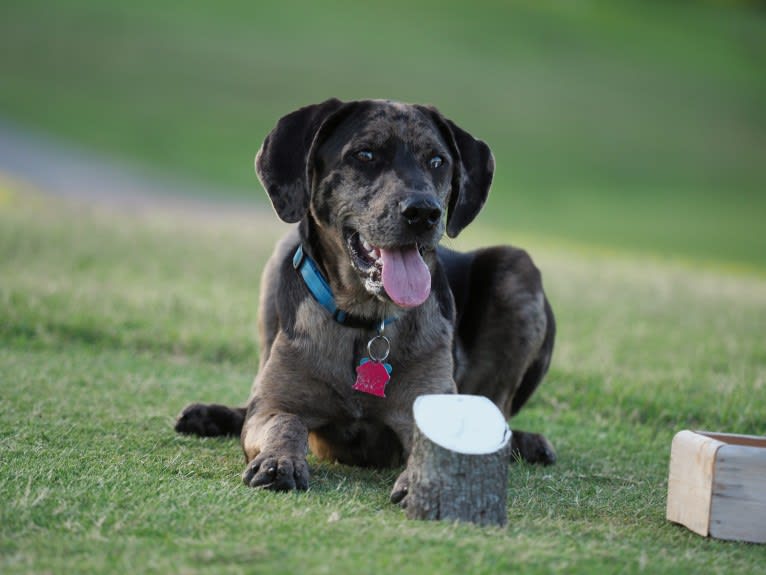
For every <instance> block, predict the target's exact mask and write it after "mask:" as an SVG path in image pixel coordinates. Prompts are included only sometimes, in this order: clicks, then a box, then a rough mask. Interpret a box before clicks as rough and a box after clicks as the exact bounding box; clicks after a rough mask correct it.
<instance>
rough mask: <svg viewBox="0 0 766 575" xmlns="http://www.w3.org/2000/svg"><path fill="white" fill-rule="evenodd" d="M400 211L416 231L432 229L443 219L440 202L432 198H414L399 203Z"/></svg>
mask: <svg viewBox="0 0 766 575" xmlns="http://www.w3.org/2000/svg"><path fill="white" fill-rule="evenodd" d="M399 210H400V212H401V214H402V217H403V218H404V219H405V221H406V222H407V223H408V224H409V225H410V226H411V227H412V228H413V229H415V230H417V231H419V232H424V231H427V230H430V229H432V228H433V227H434V226H435V225H436V224H438V223H439V220H440V219H441V217H442V209H441V206H440V205H439V204H438V202H437V201H436V200H435V199H434V198H432V197H430V196H413V197H410V198H407V199H406V200H402V201H401V202H399Z"/></svg>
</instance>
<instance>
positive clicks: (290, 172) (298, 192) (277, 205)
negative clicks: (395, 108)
mask: <svg viewBox="0 0 766 575" xmlns="http://www.w3.org/2000/svg"><path fill="white" fill-rule="evenodd" d="M343 105H344V104H343V102H341V101H340V100H337V99H334V98H333V99H330V100H326V101H324V102H322V103H321V104H314V105H313V106H306V107H305V108H301V109H300V110H296V111H295V112H292V113H291V114H288V115H287V116H285V117H284V118H282V119H281V120H279V122H277V125H276V126H275V128H274V129H273V130H272V131H271V133H269V135H268V136H266V139H265V140H264V141H263V144H262V145H261V149H260V150H258V154H256V156H255V171H256V173H257V174H258V179H259V180H260V181H261V184H263V187H264V188H265V189H266V192H267V193H268V194H269V198H270V199H271V203H272V205H273V206H274V210H275V211H276V212H277V215H278V216H279V217H280V218H281V219H282V220H284V221H285V222H288V223H295V222H298V221H300V220H301V219H302V218H303V216H304V215H305V214H306V211H307V210H308V207H309V196H310V194H311V166H310V155H311V152H312V149H313V147H314V142H315V139H316V137H317V135H318V133H319V132H320V129H321V128H322V125H323V124H324V123H325V122H326V121H327V119H328V118H329V117H330V116H332V115H333V114H334V113H335V112H336V111H338V110H339V109H340V108H341V107H342V106H343Z"/></svg>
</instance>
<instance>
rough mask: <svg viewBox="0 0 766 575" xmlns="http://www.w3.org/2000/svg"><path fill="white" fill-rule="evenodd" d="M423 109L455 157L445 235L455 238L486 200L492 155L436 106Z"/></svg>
mask: <svg viewBox="0 0 766 575" xmlns="http://www.w3.org/2000/svg"><path fill="white" fill-rule="evenodd" d="M424 109H425V110H426V111H427V112H428V113H429V114H430V115H431V117H432V118H433V119H434V121H435V122H436V124H437V126H438V127H439V129H440V130H441V132H442V135H443V137H444V138H445V139H446V141H447V145H449V146H450V148H451V151H452V156H453V158H454V160H455V167H454V170H453V173H452V192H451V193H450V197H449V205H448V208H447V235H448V236H449V237H451V238H454V237H457V235H458V234H459V233H460V232H461V231H462V230H463V228H464V227H466V226H467V225H468V224H470V223H471V222H472V221H473V220H474V218H475V217H476V216H477V214H478V213H479V212H480V211H481V208H482V207H483V206H484V202H486V201H487V195H488V194H489V188H490V186H491V185H492V176H493V175H494V173H495V158H494V157H493V156H492V151H491V150H490V149H489V146H487V144H485V143H484V142H482V141H481V140H477V139H476V138H474V137H473V136H472V135H471V134H469V133H468V132H466V131H465V130H463V129H461V128H459V127H458V126H456V125H455V123H454V122H452V121H450V120H448V119H447V118H445V117H444V116H442V115H441V113H440V112H439V111H438V110H436V109H435V108H432V107H426V108H424Z"/></svg>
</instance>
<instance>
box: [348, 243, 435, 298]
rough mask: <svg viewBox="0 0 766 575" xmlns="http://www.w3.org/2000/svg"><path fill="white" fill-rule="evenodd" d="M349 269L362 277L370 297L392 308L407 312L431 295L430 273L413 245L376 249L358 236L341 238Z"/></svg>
mask: <svg viewBox="0 0 766 575" xmlns="http://www.w3.org/2000/svg"><path fill="white" fill-rule="evenodd" d="M344 235H345V238H346V246H347V247H348V251H349V254H350V255H351V262H352V264H353V266H354V267H355V268H356V269H357V270H358V271H359V273H360V274H361V275H362V276H363V277H364V281H365V288H366V289H367V291H369V292H370V293H372V294H375V295H378V296H380V295H382V291H385V293H386V295H388V297H389V298H390V299H391V301H393V302H394V303H395V304H397V305H398V306H401V307H405V308H409V307H415V306H419V305H420V304H422V303H423V302H424V301H426V299H428V295H429V294H430V293H431V272H430V271H429V269H428V266H427V265H426V262H425V260H423V256H422V254H421V252H420V249H419V248H418V246H417V244H411V245H407V246H397V247H390V248H380V247H376V246H373V245H372V244H370V243H369V242H368V241H367V240H365V239H364V238H363V237H362V236H361V235H360V234H359V232H356V231H353V230H347V231H346V233H345V234H344Z"/></svg>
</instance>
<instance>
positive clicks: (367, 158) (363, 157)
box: [354, 150, 375, 162]
mask: <svg viewBox="0 0 766 575" xmlns="http://www.w3.org/2000/svg"><path fill="white" fill-rule="evenodd" d="M354 157H355V158H356V159H357V160H359V161H360V162H372V161H373V160H374V159H375V154H373V153H372V151H370V150H359V151H358V152H357V153H356V154H354Z"/></svg>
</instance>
